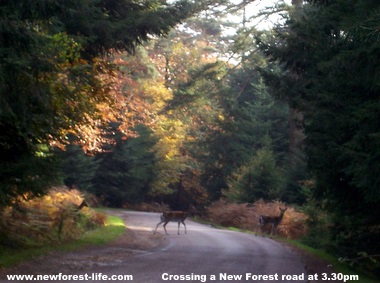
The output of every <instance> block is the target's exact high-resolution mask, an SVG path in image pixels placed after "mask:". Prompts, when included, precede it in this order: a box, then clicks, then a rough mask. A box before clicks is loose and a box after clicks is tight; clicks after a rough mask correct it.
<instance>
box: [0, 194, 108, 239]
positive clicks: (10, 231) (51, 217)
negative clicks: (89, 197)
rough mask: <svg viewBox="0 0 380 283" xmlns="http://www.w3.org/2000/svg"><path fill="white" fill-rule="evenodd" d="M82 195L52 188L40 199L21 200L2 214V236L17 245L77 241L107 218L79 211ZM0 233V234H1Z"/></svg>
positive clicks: (0, 226)
mask: <svg viewBox="0 0 380 283" xmlns="http://www.w3.org/2000/svg"><path fill="white" fill-rule="evenodd" d="M82 201H83V196H82V195H81V193H80V192H79V191H77V190H68V189H66V188H64V187H59V188H52V189H51V190H50V192H49V193H48V194H47V195H46V196H44V197H41V198H33V199H30V200H18V201H17V203H15V204H14V205H13V206H12V207H6V208H5V209H4V210H3V211H0V218H1V219H2V221H0V231H1V232H2V233H3V234H2V235H0V240H1V239H2V238H5V239H9V240H11V241H12V242H13V244H14V245H17V246H19V245H20V246H24V245H41V244H44V243H47V242H55V241H60V240H66V239H71V238H75V237H77V236H79V235H81V234H82V233H83V232H84V230H85V229H88V228H91V227H94V226H97V225H103V224H104V222H105V217H104V216H102V215H100V214H99V213H96V212H94V211H93V210H91V209H89V208H88V207H83V208H82V209H81V210H78V206H79V205H80V204H81V202H82ZM1 232H0V233H1Z"/></svg>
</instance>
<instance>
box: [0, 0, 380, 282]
mask: <svg viewBox="0 0 380 283" xmlns="http://www.w3.org/2000/svg"><path fill="white" fill-rule="evenodd" d="M264 2H268V1H263V0H248V1H233V0H209V1H198V0H189V1H186V0H177V1H165V0H137V1H130V0H123V1H120V0H96V1H95V0H75V1H73V0H65V1H63V0H52V1H51V0H49V1H48V0H39V1H26V0H19V1H0V216H1V215H2V217H1V218H2V219H0V246H7V245H9V243H10V238H9V237H10V236H9V235H8V234H7V231H6V230H7V225H8V224H9V223H8V222H6V221H5V220H4V219H5V217H4V215H6V214H7V213H22V210H23V209H25V208H23V207H22V204H21V203H22V202H25V201H33V200H34V199H35V198H38V197H43V196H44V197H45V198H48V197H49V196H52V194H55V193H56V191H54V190H53V193H52V188H57V187H59V186H65V187H67V188H68V189H73V190H74V189H75V191H76V192H79V193H80V194H83V195H85V196H87V197H88V198H93V199H96V201H97V203H98V204H101V205H102V206H109V207H128V206H131V205H141V204H145V203H158V204H165V205H167V206H168V207H170V208H171V209H173V210H186V209H188V208H189V207H190V206H195V207H196V208H197V209H198V210H199V211H206V210H207V207H210V206H212V205H213V204H215V203H219V205H220V204H221V203H222V204H223V205H226V206H227V205H228V204H232V205H233V204H244V205H247V204H248V205H249V204H254V203H257V202H268V203H270V202H274V201H279V202H281V203H286V204H287V205H290V206H292V207H294V208H295V209H296V210H297V211H301V212H302V213H304V214H305V215H307V219H306V220H305V221H306V225H307V232H305V235H303V241H304V242H305V243H307V244H308V245H310V246H313V247H316V248H319V249H324V250H327V251H328V252H330V253H332V254H334V255H335V256H337V257H341V258H344V259H346V260H347V261H348V262H350V263H352V264H354V263H355V264H358V265H360V266H362V267H364V268H365V269H367V270H369V271H370V272H372V273H377V274H376V275H377V276H379V275H380V274H379V273H378V272H379V271H378V270H379V269H378V268H379V258H380V242H379V241H378V239H379V238H380V221H379V215H380V2H379V1H377V0H356V1H352V0H306V1H300V0H293V1H291V2H289V1H274V2H273V4H272V5H267V6H266V5H264V4H265V3H264ZM257 4H261V6H262V8H260V9H259V8H256V5H257ZM10 211H12V212H10ZM95 218H96V217H95ZM94 221H95V222H97V221H100V220H99V219H95V220H94ZM60 232H61V231H60ZM14 245H15V244H14V243H13V244H12V246H14ZM376 270H377V271H376Z"/></svg>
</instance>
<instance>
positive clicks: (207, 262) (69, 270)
mask: <svg viewBox="0 0 380 283" xmlns="http://www.w3.org/2000/svg"><path fill="white" fill-rule="evenodd" d="M114 213H115V212H114ZM116 213H117V215H118V216H120V217H122V218H123V219H124V220H125V222H126V224H127V228H128V229H130V230H129V235H132V234H134V235H137V236H135V238H137V239H134V241H135V242H139V241H142V242H144V237H145V238H148V239H149V238H151V239H154V240H156V242H160V244H159V245H158V246H156V247H154V248H151V249H148V250H146V249H145V250H142V249H139V245H135V247H134V248H132V249H131V247H130V245H128V244H129V239H128V238H126V239H124V241H119V243H118V244H114V245H112V244H111V245H108V246H106V247H98V248H96V247H95V248H92V249H91V250H89V251H88V250H87V249H84V250H82V251H78V252H72V253H69V254H67V255H58V256H55V257H54V258H53V257H50V258H49V257H47V258H43V259H42V260H41V259H40V261H42V263H40V266H41V268H38V266H36V265H37V264H38V260H37V261H36V263H35V264H34V266H33V265H32V267H31V266H29V267H28V265H26V266H24V267H23V266H21V267H18V269H15V270H12V274H13V273H17V272H20V273H22V274H31V273H32V274H34V276H36V275H38V274H40V275H45V274H53V275H55V276H58V277H56V279H57V280H52V277H46V278H47V279H48V280H45V281H43V282H58V281H62V282H80V281H79V279H87V280H86V281H84V282H107V281H108V280H111V279H112V280H113V279H116V280H113V281H111V282H141V283H146V282H154V283H155V282H306V281H307V280H306V279H307V274H306V272H305V269H304V267H303V265H302V262H301V260H300V258H299V257H298V256H297V255H295V254H293V253H292V252H291V251H290V249H289V248H288V247H285V246H283V245H281V244H280V243H278V242H276V241H274V240H272V239H269V238H263V237H256V236H254V235H249V234H245V233H240V232H234V231H228V230H222V229H215V228H212V227H210V226H208V225H202V224H198V223H195V222H193V221H191V220H189V219H188V220H186V224H187V234H186V235H185V234H184V229H183V226H182V224H181V229H180V233H181V234H180V235H177V223H174V222H170V223H169V224H168V225H167V226H166V229H167V231H168V233H169V235H165V232H164V229H163V227H162V225H161V226H159V228H158V230H157V234H156V235H153V231H154V228H155V226H156V224H157V223H158V222H159V220H160V219H159V214H158V213H148V212H132V211H118V212H116ZM131 233H132V234H131ZM144 235H145V236H144ZM123 243H124V244H123ZM42 265H44V266H42ZM28 268H29V271H28ZM8 272H10V271H8ZM74 275H75V276H76V277H71V278H70V277H69V276H74ZM59 276H60V277H59ZM85 276H86V277H85ZM121 278H123V279H122V280H118V279H121ZM1 279H3V278H1ZM59 279H61V280H59ZM63 279H64V281H63ZM70 279H71V280H70ZM106 279H107V280H106ZM1 282H7V281H2V280H1ZM8 282H10V281H8ZM18 282H25V281H18ZM41 282H42V281H41Z"/></svg>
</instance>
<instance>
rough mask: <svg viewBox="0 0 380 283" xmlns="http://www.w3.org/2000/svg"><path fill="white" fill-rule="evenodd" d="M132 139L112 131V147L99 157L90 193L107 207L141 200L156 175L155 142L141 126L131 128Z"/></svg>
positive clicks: (149, 133)
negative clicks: (113, 136)
mask: <svg viewBox="0 0 380 283" xmlns="http://www.w3.org/2000/svg"><path fill="white" fill-rule="evenodd" d="M134 130H135V131H136V137H134V138H132V137H130V138H128V139H126V138H125V136H124V135H123V134H121V133H120V132H117V129H114V132H113V134H114V135H115V143H116V144H115V145H114V146H112V147H111V148H110V149H108V150H106V151H105V153H103V154H100V155H99V156H98V158H100V161H99V168H98V170H97V172H96V175H95V177H94V186H93V188H92V189H91V190H90V192H92V193H95V194H96V195H97V196H99V197H101V198H103V199H104V201H105V203H106V204H107V205H110V206H115V207H121V206H123V205H124V204H125V203H127V202H130V203H138V202H141V201H144V199H145V197H146V196H147V193H148V192H149V190H150V185H151V183H152V182H153V181H154V179H155V177H156V175H155V173H154V171H153V170H154V165H155V163H156V156H155V153H154V152H153V147H154V145H155V144H156V142H157V140H156V138H155V137H154V136H153V135H152V131H151V130H150V129H148V128H147V127H145V126H144V125H138V126H136V128H135V129H134Z"/></svg>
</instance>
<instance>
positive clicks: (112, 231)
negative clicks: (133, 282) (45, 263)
mask: <svg viewBox="0 0 380 283" xmlns="http://www.w3.org/2000/svg"><path fill="white" fill-rule="evenodd" d="M124 231H125V224H124V221H123V220H122V219H121V218H119V217H117V216H111V215H109V216H107V222H106V225H105V226H102V227H99V228H97V229H94V230H90V231H88V232H86V233H84V234H83V235H82V236H81V237H80V238H79V239H77V240H74V241H70V242H68V243H62V244H58V245H57V244H52V245H45V246H41V247H38V248H26V249H19V250H14V249H5V250H1V252H0V268H1V267H9V266H12V265H14V264H17V263H19V262H22V261H24V260H27V259H31V258H33V257H36V256H41V255H44V254H48V253H49V252H52V251H57V250H58V251H73V250H77V249H80V248H83V247H86V246H90V245H103V244H106V243H108V242H110V241H112V240H114V239H116V238H117V237H119V236H120V235H121V234H123V233H124ZM0 249H2V248H1V247H0Z"/></svg>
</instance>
